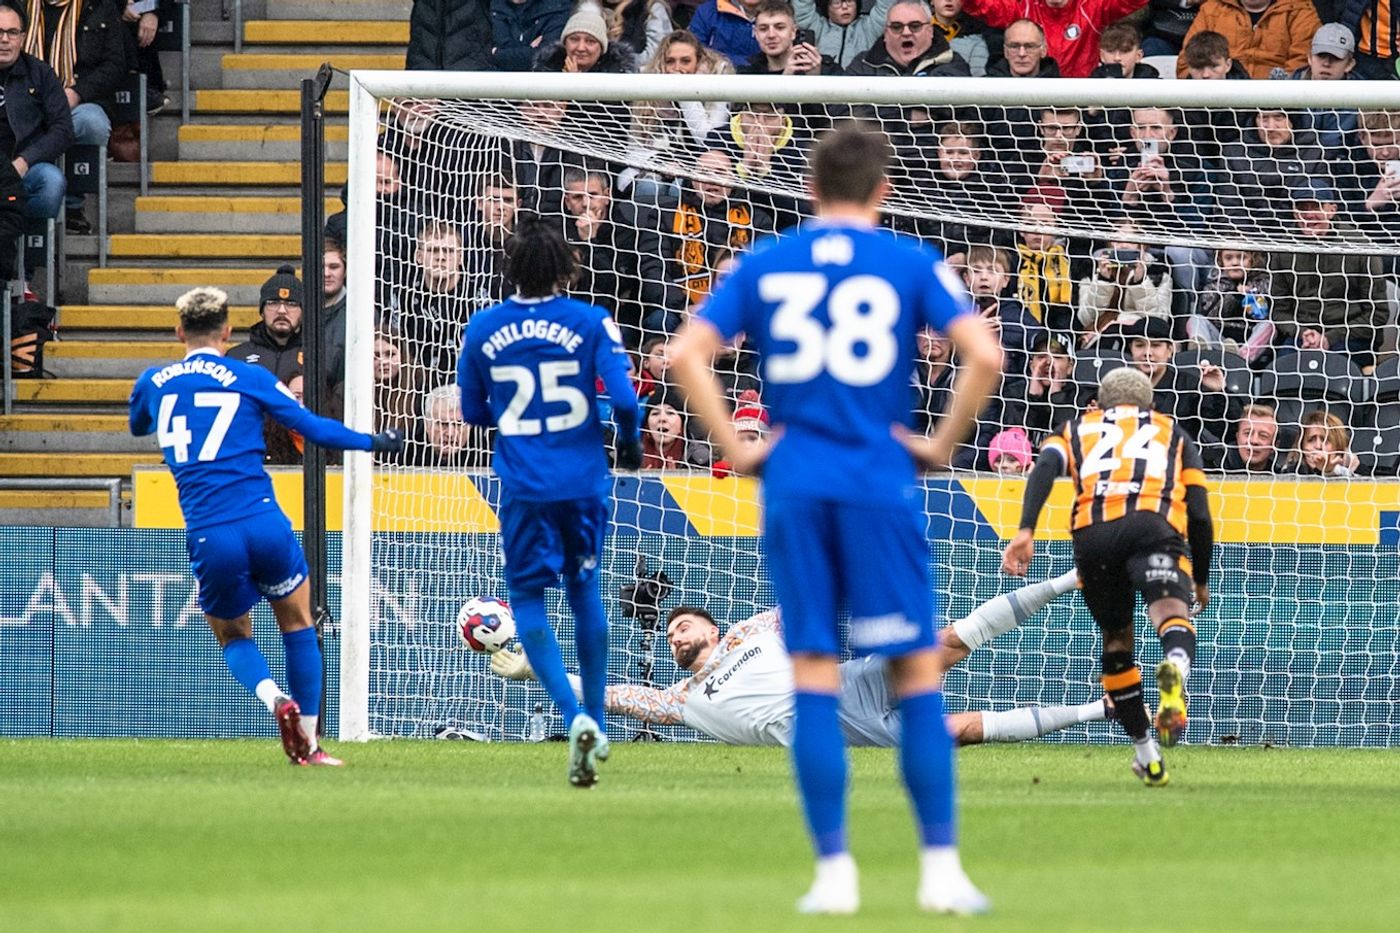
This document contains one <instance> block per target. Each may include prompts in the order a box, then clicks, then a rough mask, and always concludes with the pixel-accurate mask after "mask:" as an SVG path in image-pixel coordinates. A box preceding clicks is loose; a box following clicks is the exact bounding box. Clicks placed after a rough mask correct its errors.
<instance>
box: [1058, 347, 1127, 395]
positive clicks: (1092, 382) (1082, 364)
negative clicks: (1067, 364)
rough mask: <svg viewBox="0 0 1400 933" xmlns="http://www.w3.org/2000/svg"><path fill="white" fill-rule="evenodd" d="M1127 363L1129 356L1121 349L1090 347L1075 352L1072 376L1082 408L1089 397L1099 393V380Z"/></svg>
mask: <svg viewBox="0 0 1400 933" xmlns="http://www.w3.org/2000/svg"><path fill="white" fill-rule="evenodd" d="M1127 365H1128V360H1127V357H1125V356H1124V355H1123V353H1122V351H1120V350H1100V349H1088V350H1080V351H1079V352H1078V353H1077V354H1075V358H1074V373H1073V374H1072V375H1071V377H1070V378H1071V379H1073V380H1074V384H1075V386H1076V387H1077V391H1076V395H1077V398H1078V404H1079V406H1080V407H1081V408H1082V407H1083V406H1084V404H1085V403H1086V402H1088V401H1089V399H1091V398H1093V397H1094V396H1095V395H1097V394H1098V388H1099V382H1100V381H1101V380H1102V379H1103V377H1104V374H1105V373H1109V372H1112V371H1113V370H1115V369H1118V368H1119V367H1121V366H1127Z"/></svg>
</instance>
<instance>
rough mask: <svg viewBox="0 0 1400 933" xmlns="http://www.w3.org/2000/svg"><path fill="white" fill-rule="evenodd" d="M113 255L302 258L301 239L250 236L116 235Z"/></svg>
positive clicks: (112, 241)
mask: <svg viewBox="0 0 1400 933" xmlns="http://www.w3.org/2000/svg"><path fill="white" fill-rule="evenodd" d="M107 251H108V254H109V255H111V256H118V257H120V256H156V257H169V258H171V259H176V258H205V259H239V258H242V257H245V256H246V257H248V258H249V259H293V258H295V257H297V256H300V255H301V237H299V236H290V235H283V236H258V235H256V234H251V233H228V234H222V233H116V234H113V235H112V236H111V237H110V239H109V246H108V250H107Z"/></svg>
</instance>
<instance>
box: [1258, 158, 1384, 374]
mask: <svg viewBox="0 0 1400 933" xmlns="http://www.w3.org/2000/svg"><path fill="white" fill-rule="evenodd" d="M1292 201H1293V220H1294V229H1295V231H1296V234H1297V235H1300V236H1301V237H1304V238H1307V239H1311V240H1314V241H1317V242H1318V246H1319V248H1320V249H1324V250H1325V248H1326V244H1328V243H1336V244H1338V245H1340V244H1342V243H1344V242H1346V241H1347V240H1349V239H1352V240H1354V239H1355V238H1356V237H1357V230H1356V228H1355V227H1353V226H1352V225H1351V223H1350V222H1349V221H1347V220H1345V219H1343V218H1341V217H1339V216H1337V195H1336V193H1335V192H1334V191H1333V190H1332V186H1331V185H1330V184H1328V182H1327V181H1326V180H1324V179H1320V178H1312V179H1308V180H1307V181H1306V182H1305V183H1304V184H1301V185H1299V186H1298V187H1297V188H1295V189H1294V190H1293V192H1292ZM1270 274H1271V276H1272V279H1273V289H1274V303H1273V320H1274V325H1275V327H1277V328H1278V338H1279V340H1280V341H1282V342H1283V346H1282V347H1281V352H1285V351H1286V350H1287V349H1288V348H1296V347H1301V348H1304V349H1330V350H1337V351H1344V352H1346V353H1347V354H1348V355H1349V356H1350V358H1351V361H1352V362H1353V363H1355V364H1356V365H1357V367H1359V368H1361V369H1362V370H1363V371H1366V370H1369V368H1370V367H1371V366H1373V365H1375V350H1376V346H1377V340H1378V338H1379V336H1380V330H1381V327H1382V326H1383V325H1384V324H1385V321H1386V315H1387V305H1386V294H1385V267H1384V265H1383V263H1382V260H1381V257H1379V256H1365V255H1361V254H1359V253H1352V252H1341V251H1337V250H1333V251H1324V252H1308V253H1292V254H1289V253H1276V254H1274V255H1273V256H1272V265H1271V267H1270Z"/></svg>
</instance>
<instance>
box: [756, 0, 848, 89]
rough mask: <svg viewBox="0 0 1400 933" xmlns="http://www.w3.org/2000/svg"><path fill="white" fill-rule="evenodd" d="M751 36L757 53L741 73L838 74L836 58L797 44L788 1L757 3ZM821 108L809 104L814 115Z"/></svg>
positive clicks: (809, 45)
mask: <svg viewBox="0 0 1400 933" xmlns="http://www.w3.org/2000/svg"><path fill="white" fill-rule="evenodd" d="M753 37H754V39H755V41H757V42H758V54H757V55H754V56H753V57H752V58H750V59H749V60H748V61H747V62H745V63H744V65H743V66H742V67H740V68H739V72H740V74H750V75H822V74H825V75H837V74H840V73H841V66H840V65H839V64H837V62H836V59H834V58H831V57H830V56H827V55H823V54H822V52H821V51H820V50H819V49H818V48H817V46H816V44H815V42H798V41H797V16H796V14H795V13H793V10H792V4H790V3H788V2H787V0H760V3H759V4H758V6H757V7H755V8H754V13H753ZM812 38H814V39H815V37H812ZM822 106H823V105H821V104H816V105H812V107H813V108H815V109H814V110H813V112H814V113H817V114H820V113H821V112H822ZM789 112H792V111H789Z"/></svg>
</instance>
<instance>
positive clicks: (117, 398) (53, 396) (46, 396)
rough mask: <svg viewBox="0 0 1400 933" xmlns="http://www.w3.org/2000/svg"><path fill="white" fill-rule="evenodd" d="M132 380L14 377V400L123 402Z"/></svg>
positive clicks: (95, 403) (124, 402) (129, 395)
mask: <svg viewBox="0 0 1400 933" xmlns="http://www.w3.org/2000/svg"><path fill="white" fill-rule="evenodd" d="M135 381H136V380H134V379H16V380H15V400H16V401H20V402H49V403H59V402H63V403H70V402H82V403H87V404H94V405H116V404H121V405H125V404H126V402H127V400H128V399H130V398H131V386H132V384H133V383H134V382H135Z"/></svg>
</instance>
